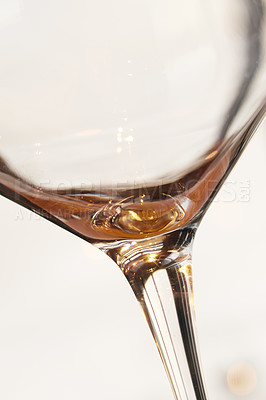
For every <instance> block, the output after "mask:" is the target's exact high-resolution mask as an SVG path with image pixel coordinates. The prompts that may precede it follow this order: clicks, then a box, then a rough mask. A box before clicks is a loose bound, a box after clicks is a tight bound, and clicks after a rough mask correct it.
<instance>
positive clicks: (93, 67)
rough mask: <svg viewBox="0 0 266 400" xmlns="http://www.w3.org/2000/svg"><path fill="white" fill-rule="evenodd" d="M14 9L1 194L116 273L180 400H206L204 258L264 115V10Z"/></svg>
mask: <svg viewBox="0 0 266 400" xmlns="http://www.w3.org/2000/svg"><path fill="white" fill-rule="evenodd" d="M1 8H2V10H1V15H2V18H1V27H2V29H3V31H4V33H5V35H4V36H3V37H2V39H1V42H0V49H1V54H2V57H1V66H0V76H1V82H2V88H1V100H0V101H1V103H0V104H1V109H2V116H1V119H0V124H1V139H0V143H1V147H0V155H1V159H0V193H1V194H2V195H4V196H6V197H7V198H10V199H11V200H13V201H15V202H17V203H19V204H21V205H23V206H24V207H26V208H29V209H31V210H33V211H34V212H36V213H38V214H40V215H42V216H43V217H45V218H47V219H49V220H50V221H51V222H54V223H56V224H58V225H59V226H61V227H62V228H64V229H66V230H69V231H70V232H72V233H73V234H75V235H78V236H80V237H81V238H82V239H84V240H86V241H88V242H90V243H92V244H93V245H95V246H96V247H98V248H99V249H100V250H102V251H103V252H105V253H106V254H107V255H108V256H109V257H111V258H112V259H113V260H114V261H115V263H116V264H117V265H118V266H119V268H120V269H121V271H122V272H123V274H124V275H125V277H126V278H127V280H128V282H129V284H130V286H131V288H132V289H133V291H134V293H135V295H136V298H137V300H138V301H139V303H140V305H141V307H142V309H143V311H144V314H145V317H146V319H147V322H148V324H149V327H150V329H151V332H152V334H153V337H154V339H155V342H156V345H157V347H158V350H159V352H160V355H161V358H162V361H163V364H164V367H165V369H166V372H167V375H168V378H169V381H170V384H171V387H172V389H173V393H174V397H175V398H176V399H179V400H181V399H182V400H185V399H190V400H192V399H197V400H203V399H206V398H207V397H206V391H205V388H204V382H203V379H202V374H201V368H200V361H199V356H198V352H197V340H196V332H195V319H194V299H193V288H192V266H191V251H192V245H193V240H194V236H195V233H196V230H197V227H198V225H199V223H200V221H201V219H202V217H203V215H204V213H205V212H206V210H207V208H208V206H209V205H210V203H211V201H212V200H213V198H214V196H215V194H216V193H217V191H218V189H219V188H220V186H221V185H222V183H223V181H224V180H225V178H226V177H227V175H228V173H229V172H230V170H231V169H232V167H233V165H234V164H235V162H236V161H237V159H238V158H239V156H240V154H241V152H242V151H243V149H244V148H245V146H246V144H247V143H248V141H249V139H250V138H251V136H252V134H253V133H254V132H255V130H256V129H257V127H258V126H259V124H260V122H261V121H262V119H263V117H264V115H265V94H266V93H265V92H266V90H265V87H266V85H265V81H266V67H265V48H266V45H265V39H266V35H265V28H266V23H265V1H262V0H256V1H251V0H250V1H243V0H238V1H236V2H234V3H232V2H231V1H229V0H218V1H217V0H216V1H215V2H214V1H211V0H205V1H203V0H202V1H199V0H193V1H189V2H185V3H184V2H182V3H181V2H178V1H174V0H164V1H161V0H158V1H153V2H151V1H150V0H145V1H143V0H142V1H134V2H133V1H132V0H126V1H125V0H123V1H122V0H115V1H112V2H110V1H109V2H108V1H107V0H100V1H98V2H97V3H96V4H95V3H94V2H91V1H85V0H79V1H78V2H75V3H74V2H73V1H72V0H67V1H64V2H63V1H62V0H57V1H56V2H54V1H53V2H52V1H47V2H45V4H44V3H43V2H40V1H33V0H24V2H23V3H20V2H18V1H16V0H12V1H11V2H10V1H9V2H7V1H3V2H1ZM206 245H207V244H206Z"/></svg>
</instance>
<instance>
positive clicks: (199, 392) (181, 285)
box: [137, 260, 207, 400]
mask: <svg viewBox="0 0 266 400" xmlns="http://www.w3.org/2000/svg"><path fill="white" fill-rule="evenodd" d="M141 286H142V287H141ZM140 287H141V291H142V295H141V296H140V290H138V291H137V297H138V300H139V302H140V304H141V306H142V309H143V311H144V314H145V317H146V319H147V322H148V324H149V326H150V329H151V332H152V335H153V337H154V340H155V342H156V345H157V348H158V350H159V353H160V356H161V358H162V361H163V364H164V367H165V370H166V373H167V375H168V378H169V381H170V384H171V387H172V390H173V393H174V396H175V399H177V400H206V399H207V396H206V392H205V389H204V384H203V379H202V375H201V368H200V362H199V357H198V352H197V343H196V333H195V315H194V301H193V290H192V276H191V263H190V261H189V260H186V261H184V262H182V263H180V264H178V263H174V264H173V265H172V266H171V267H168V268H166V269H162V270H157V271H155V272H153V273H151V275H150V277H149V278H148V279H147V280H146V281H145V282H140V281H139V282H138V288H139V289H140Z"/></svg>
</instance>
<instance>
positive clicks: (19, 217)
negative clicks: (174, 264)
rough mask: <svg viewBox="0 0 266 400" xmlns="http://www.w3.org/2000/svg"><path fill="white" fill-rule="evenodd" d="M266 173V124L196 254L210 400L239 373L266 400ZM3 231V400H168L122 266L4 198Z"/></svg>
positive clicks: (227, 396) (0, 201)
mask: <svg viewBox="0 0 266 400" xmlns="http://www.w3.org/2000/svg"><path fill="white" fill-rule="evenodd" d="M265 168H266V137H265V125H264V127H263V128H261V129H260V131H259V132H258V133H257V135H256V136H255V138H254V139H253V140H252V142H251V143H250V145H249V147H248V148H247V150H246V152H245V154H244V155H243V157H242V159H241V160H240V161H239V163H238V165H237V167H236V168H235V169H234V171H233V173H232V174H231V175H230V177H229V179H228V181H227V182H226V184H225V186H224V188H223V190H222V191H221V192H220V194H219V197H218V198H217V199H216V200H215V202H214V203H213V205H212V207H211V208H210V210H209V211H208V213H207V215H206V217H205V220H204V221H203V223H202V225H201V227H200V229H199V232H198V237H197V239H196V243H195V249H194V281H195V283H194V284H195V296H196V301H197V305H196V307H197V317H198V328H199V336H200V343H201V353H202V359H203V366H204V368H205V375H206V380H207V387H208V392H209V394H210V398H211V399H216V400H232V399H234V398H236V396H234V395H233V394H231V393H230V391H229V389H228V388H227V385H226V372H227V370H228V368H229V367H230V365H231V364H233V363H236V362H248V363H249V364H250V365H251V366H252V367H253V368H254V369H255V370H256V374H257V379H258V384H257V387H256V390H255V392H254V393H253V394H250V395H248V396H246V397H245V398H247V399H249V400H263V399H265V397H266V346H265V340H264V338H265V335H266V318H265V314H266V292H265V284H266V271H265V254H264V253H265V238H266V233H265V230H264V226H265V223H266V216H265V195H266V188H265ZM246 186H247V187H248V190H246V189H245V187H246ZM0 221H1V230H0V243H1V245H0V251H1V253H0V399H1V400H24V399H25V400H36V399H38V400H44V399H45V400H46V399H50V400H58V399H60V400H70V399H71V400H72V399H75V400H76V399H80V400H85V399H99V400H103V399H108V400H112V399H113V400H125V399H126V400H136V399H138V400H149V399H150V400H161V399H165V400H166V399H171V398H172V394H171V392H170V389H169V387H168V382H167V379H166V376H165V374H164V371H163V368H162V366H161V362H160V359H159V356H158V354H157V350H156V347H155V345H154V343H153V342H152V340H151V335H150V333H149V331H148V328H147V326H146V322H145V320H144V317H143V315H142V312H141V311H140V308H139V306H138V304H137V303H136V300H135V298H134V296H133V294H132V293H131V291H130V290H129V287H128V284H127V282H126V280H125V279H124V277H123V276H122V274H121V272H120V271H119V270H118V268H117V267H116V266H115V265H114V263H113V262H112V261H111V260H109V259H107V257H106V256H104V255H103V254H101V253H100V251H98V250H97V249H94V248H93V247H92V246H91V245H89V244H87V243H85V242H84V241H82V240H81V239H79V238H77V237H74V236H73V235H71V234H70V233H68V232H64V231H63V230H62V229H60V228H59V227H57V226H54V225H53V224H51V223H49V222H47V221H45V220H42V219H41V218H39V217H37V216H35V215H34V214H32V213H30V212H27V211H25V210H24V209H22V208H21V207H19V206H17V205H16V204H13V203H12V202H10V201H9V200H6V199H4V198H0Z"/></svg>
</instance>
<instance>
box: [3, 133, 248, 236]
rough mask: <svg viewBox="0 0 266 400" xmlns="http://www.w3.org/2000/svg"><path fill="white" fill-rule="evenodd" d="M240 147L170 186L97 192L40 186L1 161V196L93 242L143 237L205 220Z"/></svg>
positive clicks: (218, 152) (222, 147) (209, 158)
mask: <svg viewBox="0 0 266 400" xmlns="http://www.w3.org/2000/svg"><path fill="white" fill-rule="evenodd" d="M242 141H243V138H242ZM237 147H239V140H231V141H230V143H229V141H227V142H226V143H220V144H218V145H217V146H216V147H215V148H212V149H211V150H210V151H209V153H208V154H206V155H205V157H204V158H202V160H201V161H200V162H198V163H197V165H196V166H195V167H194V169H191V170H190V171H188V172H187V173H186V174H184V175H183V176H181V177H179V178H176V179H172V180H171V181H170V182H169V183H165V184H161V185H151V186H145V187H144V186H138V187H130V188H127V187H126V188H122V189H121V188H120V189H119V188H114V187H110V188H108V187H106V188H101V190H97V188H96V189H95V190H93V191H86V190H84V189H82V190H80V189H79V188H69V189H68V190H64V191H62V190H47V189H44V188H41V187H37V186H34V185H32V184H30V183H29V182H26V181H25V180H23V178H21V177H19V176H18V175H16V174H15V173H14V172H13V171H11V170H10V169H9V167H8V166H7V164H6V163H5V162H4V160H1V159H0V193H2V194H3V195H4V196H6V197H8V198H10V199H12V200H14V201H16V202H17V203H19V204H21V205H23V206H25V207H27V208H29V209H31V210H33V211H35V212H37V213H39V214H41V215H43V216H44V217H46V218H48V219H49V220H51V221H52V222H55V223H57V224H58V225H61V226H62V227H64V228H65V229H68V230H70V231H72V232H73V233H75V234H77V235H79V236H81V237H83V238H85V239H87V240H90V241H113V240H117V239H143V238H148V237H152V236H157V235H161V234H165V233H168V232H171V231H174V230H176V229H178V228H181V227H184V226H187V225H188V224H189V223H190V222H191V221H193V220H195V218H199V217H200V214H201V213H202V210H203V209H204V206H206V204H208V201H209V199H210V198H211V196H212V195H213V193H214V192H215V190H216V189H217V187H218V185H219V184H220V183H221V180H222V179H223V178H224V177H225V175H226V171H228V170H229V166H230V164H231V162H232V159H233V155H234V154H235V153H236V149H237Z"/></svg>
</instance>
